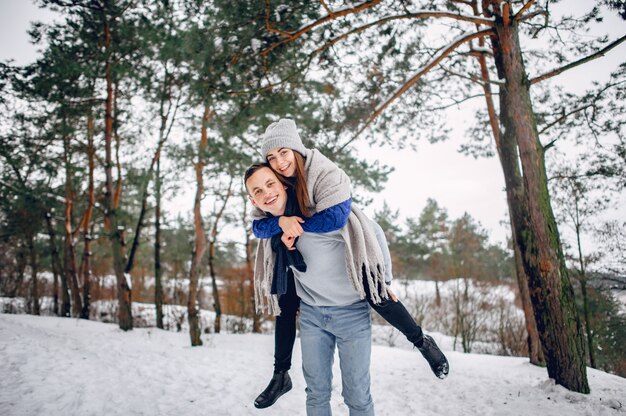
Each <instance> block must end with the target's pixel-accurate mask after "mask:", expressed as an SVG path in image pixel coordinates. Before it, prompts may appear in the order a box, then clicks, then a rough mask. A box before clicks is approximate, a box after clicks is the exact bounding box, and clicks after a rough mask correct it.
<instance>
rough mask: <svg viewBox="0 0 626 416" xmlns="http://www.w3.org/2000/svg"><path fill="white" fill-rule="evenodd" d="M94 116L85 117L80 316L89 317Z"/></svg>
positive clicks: (93, 194) (93, 200)
mask: <svg viewBox="0 0 626 416" xmlns="http://www.w3.org/2000/svg"><path fill="white" fill-rule="evenodd" d="M93 131H94V118H93V114H92V113H91V111H90V112H89V115H88V117H87V158H88V163H89V184H88V185H87V201H88V202H87V208H86V209H85V215H84V219H83V243H84V244H83V246H84V247H83V260H82V275H83V308H82V311H81V314H80V317H81V318H83V319H89V312H90V308H91V240H92V239H93V238H92V235H91V216H92V213H93V207H94V205H95V203H96V197H95V192H94V170H95V152H96V151H95V147H94V143H93Z"/></svg>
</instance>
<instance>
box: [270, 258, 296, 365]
mask: <svg viewBox="0 0 626 416" xmlns="http://www.w3.org/2000/svg"><path fill="white" fill-rule="evenodd" d="M278 305H279V306H280V315H279V316H277V317H276V329H275V331H274V373H278V372H281V371H287V370H289V369H290V368H291V355H292V352H293V344H294V342H295V341H296V315H297V312H298V308H299V307H300V298H299V297H298V294H297V293H296V285H295V282H294V277H293V272H292V271H291V269H290V270H289V272H288V275H287V293H285V294H284V295H281V296H280V298H279V299H278Z"/></svg>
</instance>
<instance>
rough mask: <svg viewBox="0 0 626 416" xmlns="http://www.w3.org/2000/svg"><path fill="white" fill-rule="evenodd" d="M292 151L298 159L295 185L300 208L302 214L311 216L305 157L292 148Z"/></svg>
mask: <svg viewBox="0 0 626 416" xmlns="http://www.w3.org/2000/svg"><path fill="white" fill-rule="evenodd" d="M292 152H293V156H294V158H295V160H296V171H295V172H294V177H295V182H294V185H293V186H294V190H295V191H296V200H297V201H298V208H300V212H302V215H304V216H305V217H310V216H311V211H309V191H308V189H307V186H306V176H305V175H304V157H303V156H302V155H301V154H300V153H299V152H296V151H295V150H292Z"/></svg>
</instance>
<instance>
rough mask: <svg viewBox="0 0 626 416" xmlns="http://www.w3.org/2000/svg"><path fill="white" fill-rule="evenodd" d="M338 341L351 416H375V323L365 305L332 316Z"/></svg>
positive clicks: (344, 397) (350, 307)
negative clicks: (372, 361)
mask: <svg viewBox="0 0 626 416" xmlns="http://www.w3.org/2000/svg"><path fill="white" fill-rule="evenodd" d="M332 322H333V327H332V329H333V333H334V334H335V335H336V337H337V348H338V350H339V365H340V367H341V378H342V383H343V386H342V387H343V389H342V392H341V394H342V396H343V399H344V402H345V403H346V405H347V406H348V408H349V409H350V416H372V415H374V403H373V401H372V396H371V394H370V356H371V348H372V323H371V320H370V314H369V308H368V306H367V303H366V302H365V301H362V302H358V303H355V304H354V305H350V306H345V307H340V308H337V310H336V314H335V315H334V316H333V319H332Z"/></svg>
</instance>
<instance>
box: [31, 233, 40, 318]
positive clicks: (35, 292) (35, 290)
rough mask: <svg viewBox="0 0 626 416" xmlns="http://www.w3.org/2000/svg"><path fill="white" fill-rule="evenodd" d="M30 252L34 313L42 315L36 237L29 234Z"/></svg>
mask: <svg viewBox="0 0 626 416" xmlns="http://www.w3.org/2000/svg"><path fill="white" fill-rule="evenodd" d="M28 252H29V255H30V277H31V281H30V301H31V302H32V303H31V310H30V312H31V313H32V314H33V315H40V314H41V310H40V307H39V283H38V282H37V252H36V251H35V237H34V236H33V235H32V234H30V235H28Z"/></svg>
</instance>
